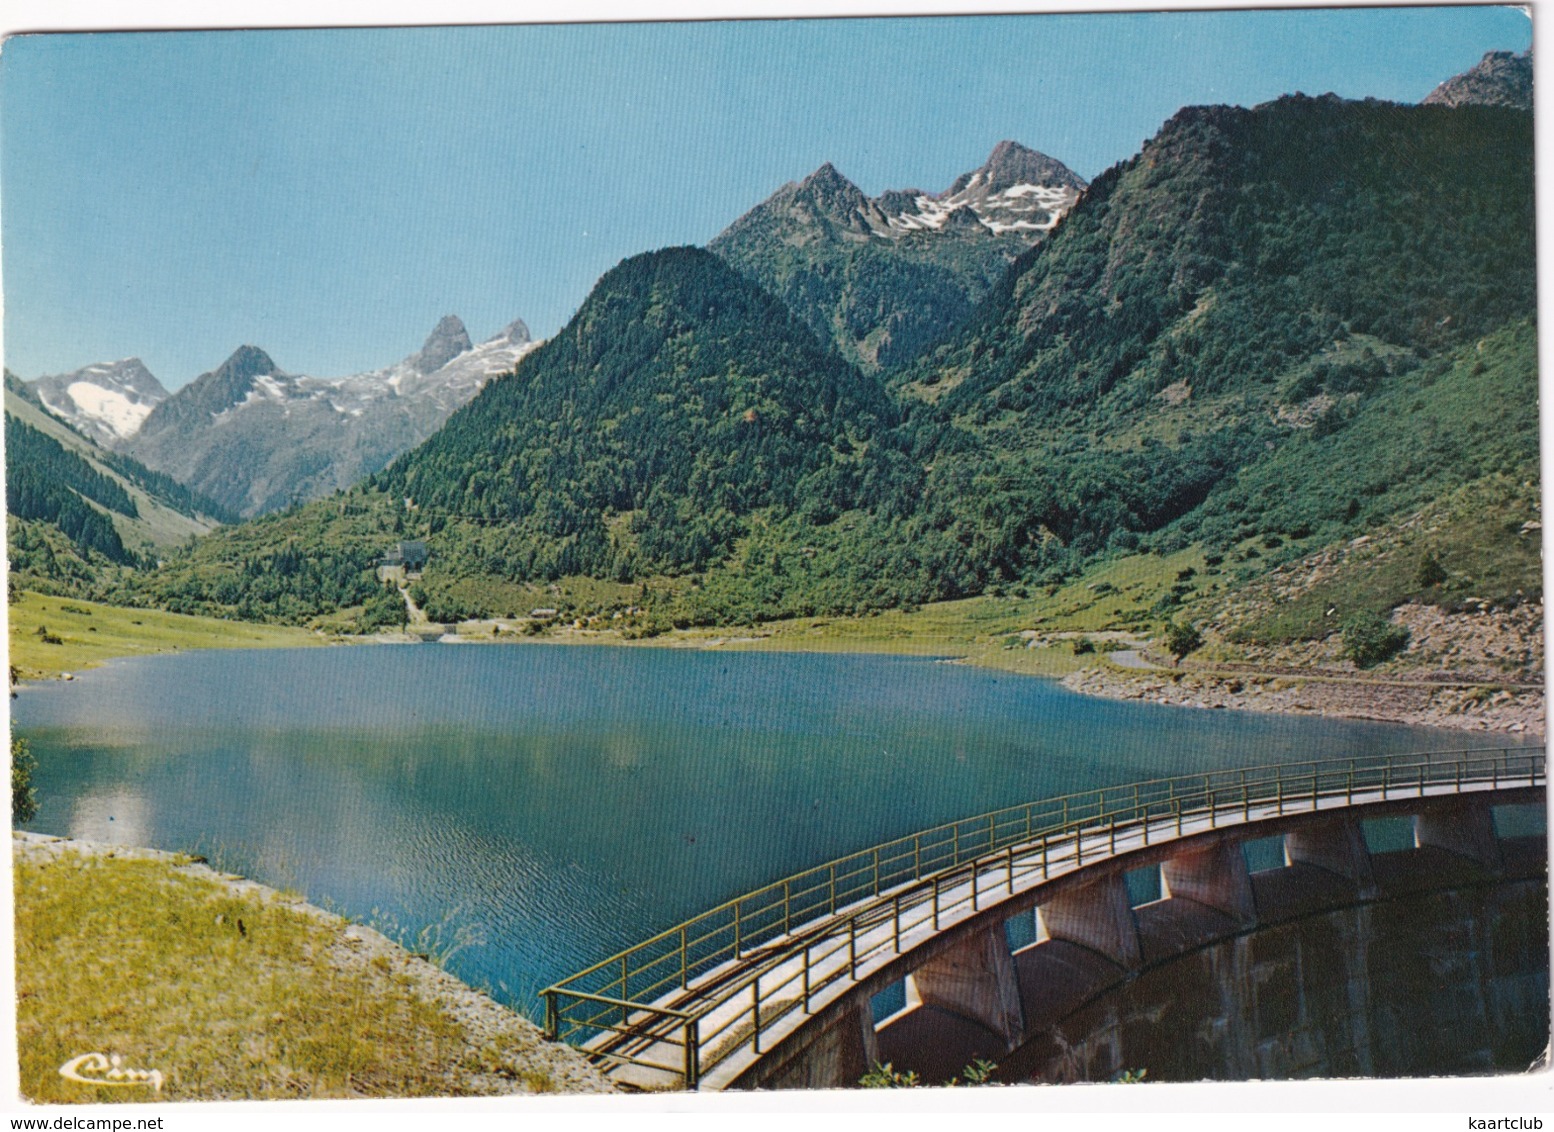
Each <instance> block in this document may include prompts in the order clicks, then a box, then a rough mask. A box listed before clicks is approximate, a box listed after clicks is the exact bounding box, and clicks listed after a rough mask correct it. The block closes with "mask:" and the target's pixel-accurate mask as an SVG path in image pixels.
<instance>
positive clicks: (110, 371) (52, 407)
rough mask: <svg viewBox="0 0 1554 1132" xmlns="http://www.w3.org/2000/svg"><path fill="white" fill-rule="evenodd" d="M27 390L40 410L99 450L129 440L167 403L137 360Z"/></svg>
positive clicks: (50, 379) (56, 377) (101, 365)
mask: <svg viewBox="0 0 1554 1132" xmlns="http://www.w3.org/2000/svg"><path fill="white" fill-rule="evenodd" d="M27 384H28V386H29V387H30V388H31V390H32V392H33V395H34V397H35V398H36V399H37V400H38V402H39V403H40V404H42V405H43V407H44V408H46V409H48V411H49V412H51V413H53V414H54V415H55V416H56V417H58V418H60V420H62V421H64V422H65V423H66V424H68V425H70V426H71V427H72V428H74V429H75V430H76V431H77V432H79V433H81V434H82V435H83V436H86V437H88V438H90V439H91V440H93V441H95V442H96V443H98V444H101V445H104V446H105V447H112V446H113V445H114V444H115V443H116V442H118V441H121V440H124V439H125V438H127V437H130V436H133V435H135V433H136V432H137V431H138V430H139V429H140V426H141V425H142V424H143V423H145V420H146V418H147V417H148V416H150V415H151V410H153V409H155V408H156V407H157V406H158V405H159V404H161V403H162V402H163V401H165V400H166V399H167V390H166V389H164V388H163V387H162V383H161V382H160V381H158V380H157V379H156V378H155V377H154V376H153V375H152V373H151V371H150V370H148V369H147V368H146V367H145V365H144V364H143V363H142V362H141V360H140V359H139V358H125V359H123V360H122V361H117V362H98V363H97V364H95V365H89V366H86V367H84V368H82V369H78V370H75V371H74V372H72V373H60V374H51V375H49V376H47V377H40V378H38V379H37V380H35V381H30V382H28V383H27Z"/></svg>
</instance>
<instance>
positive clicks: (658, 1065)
mask: <svg viewBox="0 0 1554 1132" xmlns="http://www.w3.org/2000/svg"><path fill="white" fill-rule="evenodd" d="M1545 773H1546V771H1545V756H1544V750H1543V748H1542V747H1514V748H1487V749H1475V750H1463V751H1453V752H1431V753H1425V754H1410V755H1391V756H1365V757H1356V758H1340V759H1328V760H1323V761H1317V762H1304V763H1293V764H1292V763H1286V764H1279V765H1270V766H1258V767H1247V768H1236V769H1232V770H1221V771H1214V772H1210V773H1207V774H1197V775H1187V776H1178V777H1171V778H1161V779H1155V780H1151V781H1147V782H1138V783H1130V784H1127V785H1122V786H1112V787H1106V788H1103V789H1097V790H1090V791H1085V792H1083V793H1078V794H1071V795H1066V796H1063V797H1057V798H1050V799H1044V800H1040V801H1034V802H1029V803H1026V804H1023V805H1018V806H1012V807H1006V808H1004V809H1000V810H995V811H993V812H991V813H987V814H981V815H978V816H976V817H972V818H966V819H963V820H960V821H956V822H951V823H948V824H945V825H941V826H937V827H935V828H933V829H928V830H924V831H922V832H920V833H916V834H912V835H910V836H907V837H902V838H898V839H896V840H893V841H889V842H886V843H884V844H882V845H878V846H874V847H872V848H869V849H866V850H863V851H861V852H858V853H852V854H849V855H847V856H845V857H841V858H838V859H836V860H834V861H828V862H826V863H825V864H822V865H819V866H817V867H814V868H810V869H806V870H804V871H803V872H800V873H796V874H794V875H792V876H789V877H785V878H783V879H781V880H778V881H775V882H773V883H771V884H768V885H765V886H763V887H761V888H758V889H756V890H755V891H753V892H749V893H746V894H744V895H742V896H739V897H737V898H736V899H733V900H730V901H727V902H726V903H723V904H720V905H718V906H717V907H715V908H712V909H710V910H708V911H706V912H703V913H701V914H700V915H698V916H695V917H693V918H691V919H689V920H686V921H685V922H684V923H681V924H677V925H675V926H674V927H671V928H669V929H668V930H666V931H664V932H660V933H659V934H657V935H655V936H653V937H652V938H650V939H648V940H645V941H643V942H642V943H639V944H637V945H635V946H634V947H631V948H628V949H627V950H625V951H622V952H620V953H619V954H617V955H614V956H611V957H610V958H609V959H606V960H603V961H602V962H600V963H596V964H594V965H593V966H591V967H589V968H587V969H585V970H583V971H580V972H578V973H577V974H575V975H572V976H571V977H569V978H567V979H564V980H562V981H561V982H558V983H555V984H553V985H552V986H550V987H547V988H546V989H545V990H544V991H543V992H541V993H542V996H543V998H544V1001H545V1009H546V1032H547V1035H548V1036H549V1037H550V1038H552V1039H560V1040H567V1041H570V1042H572V1043H574V1044H577V1045H579V1046H581V1047H582V1048H583V1049H584V1050H585V1051H587V1052H588V1053H589V1054H590V1055H591V1056H592V1057H594V1058H595V1059H596V1060H597V1061H599V1062H600V1063H601V1064H602V1065H604V1066H606V1067H607V1070H608V1072H610V1073H611V1075H612V1076H614V1077H615V1078H616V1079H617V1080H619V1081H620V1082H622V1083H623V1084H627V1085H630V1086H634V1087H638V1088H649V1089H659V1088H689V1089H698V1088H700V1089H722V1088H757V1087H836V1086H843V1085H851V1084H856V1083H857V1081H858V1078H859V1077H860V1076H862V1074H863V1073H865V1072H867V1071H868V1069H869V1068H870V1066H871V1065H872V1064H874V1063H875V1062H876V1061H878V1060H880V1059H881V1055H882V1051H883V1052H885V1053H888V1051H889V1050H890V1049H891V1048H901V1043H902V1042H903V1041H907V1040H908V1039H909V1038H910V1036H911V1035H912V1033H913V1031H914V1028H915V1029H919V1030H920V1029H922V1028H923V1027H935V1026H936V1027H938V1032H937V1035H936V1036H928V1035H925V1034H920V1035H919V1038H920V1039H922V1040H924V1041H927V1042H928V1043H929V1044H933V1043H935V1042H938V1043H939V1044H943V1045H945V1046H946V1048H949V1049H963V1050H969V1049H972V1048H973V1046H972V1045H968V1044H967V1043H966V1042H965V1041H961V1042H959V1044H957V1041H956V1040H955V1038H954V1034H953V1033H947V1031H946V1028H948V1031H954V1030H955V1029H956V1028H957V1027H959V1028H960V1029H961V1030H964V1031H966V1033H967V1034H970V1035H971V1036H972V1037H975V1038H977V1039H978V1040H982V1041H983V1046H982V1047H978V1048H991V1050H992V1051H993V1052H994V1053H995V1054H998V1055H1000V1056H1001V1055H1002V1054H1005V1053H1011V1052H1013V1051H1015V1050H1017V1049H1019V1048H1020V1047H1022V1046H1023V1045H1025V1044H1026V1043H1027V1041H1028V1039H1029V1038H1030V1036H1031V1035H1032V1034H1033V1033H1034V1032H1035V1030H1036V1028H1037V1025H1038V1019H1037V1018H1036V1017H1035V1015H1036V1014H1037V1013H1040V1012H1041V1011H1042V1010H1045V1011H1046V1012H1047V1013H1048V1014H1049V1015H1051V1016H1053V1017H1056V1016H1058V1015H1059V1014H1061V1011H1062V1009H1064V1006H1063V1003H1064V1002H1066V1001H1078V999H1079V998H1082V997H1084V996H1085V995H1086V994H1090V993H1091V992H1092V991H1093V990H1094V988H1095V987H1097V986H1101V985H1104V984H1106V981H1107V980H1108V979H1112V980H1113V981H1115V979H1116V977H1118V975H1119V973H1126V972H1130V971H1132V972H1136V971H1138V970H1140V969H1142V968H1143V967H1145V966H1147V965H1149V964H1150V963H1158V962H1160V961H1161V960H1162V959H1163V958H1168V957H1169V956H1171V955H1177V954H1182V953H1185V952H1187V951H1190V950H1192V949H1194V948H1202V947H1203V946H1205V944H1207V943H1210V942H1212V941H1213V940H1216V939H1224V938H1228V937H1231V936H1234V935H1236V934H1237V933H1246V932H1248V931H1251V930H1253V929H1255V928H1256V927H1257V926H1258V924H1259V922H1263V923H1267V922H1271V921H1270V916H1271V915H1273V911H1272V910H1273V908H1274V906H1275V905H1278V906H1279V907H1280V908H1282V909H1283V911H1282V912H1280V913H1279V914H1280V915H1285V916H1289V915H1294V914H1297V913H1298V912H1299V910H1300V909H1307V910H1310V909H1312V908H1317V907H1320V906H1323V901H1327V902H1328V905H1327V906H1335V905H1336V904H1337V903H1341V902H1343V901H1351V902H1352V901H1355V900H1359V901H1364V900H1375V899H1378V898H1383V899H1384V898H1386V897H1387V895H1388V891H1386V889H1387V887H1388V883H1389V882H1388V881H1387V878H1386V877H1384V876H1382V875H1381V874H1382V870H1381V869H1379V868H1373V867H1372V861H1371V857H1370V855H1369V853H1368V852H1367V850H1366V845H1365V841H1364V837H1363V834H1362V829H1361V825H1360V823H1361V821H1362V820H1370V819H1373V818H1378V817H1407V818H1411V819H1412V823H1413V841H1414V846H1415V847H1416V849H1418V850H1421V851H1424V852H1426V853H1429V854H1434V856H1431V857H1430V858H1429V860H1428V862H1427V868H1428V870H1429V871H1430V873H1431V876H1432V877H1433V878H1440V877H1443V876H1444V877H1447V878H1448V879H1449V878H1450V877H1451V876H1453V875H1456V874H1454V873H1453V871H1452V870H1453V869H1454V868H1456V867H1457V866H1458V865H1460V866H1461V867H1462V868H1463V869H1466V870H1469V871H1472V870H1477V871H1478V873H1480V874H1483V875H1497V874H1498V873H1500V872H1503V871H1504V870H1505V869H1506V867H1507V863H1508V860H1510V858H1511V857H1514V856H1516V853H1517V852H1519V851H1521V850H1527V851H1526V852H1522V854H1521V855H1523V856H1528V858H1529V860H1528V861H1526V862H1523V861H1520V860H1516V861H1510V864H1511V867H1512V868H1513V870H1515V869H1520V870H1521V871H1527V870H1529V869H1533V868H1537V867H1541V864H1542V862H1541V859H1539V860H1537V861H1533V859H1532V858H1533V857H1535V856H1537V855H1538V854H1539V853H1542V852H1544V850H1541V849H1539V850H1535V851H1534V850H1530V849H1529V848H1528V847H1527V846H1522V847H1521V850H1518V848H1517V847H1516V846H1513V845H1511V844H1510V842H1507V843H1506V844H1504V845H1502V843H1501V841H1500V840H1499V839H1498V838H1497V837H1496V833H1495V824H1494V817H1493V808H1494V807H1498V806H1504V805H1517V804H1530V803H1534V802H1537V801H1540V800H1541V799H1542V798H1543V790H1544V784H1545ZM1271 837H1278V838H1282V847H1283V857H1284V867H1283V868H1282V869H1279V870H1270V871H1269V872H1268V873H1257V874H1255V875H1254V874H1251V873H1249V871H1248V869H1247V865H1246V857H1245V854H1244V852H1243V845H1244V844H1245V843H1247V842H1249V841H1256V840H1261V839H1265V838H1271ZM1538 844H1539V845H1541V844H1542V842H1541V841H1540V842H1538ZM1151 866H1156V867H1158V869H1159V878H1160V887H1161V895H1162V899H1161V900H1159V901H1156V902H1152V903H1151V904H1147V905H1142V906H1139V907H1134V905H1133V903H1132V901H1131V900H1130V898H1129V895H1128V890H1127V885H1126V883H1125V881H1126V875H1127V874H1128V873H1129V872H1132V871H1135V870H1137V869H1140V868H1147V867H1151ZM1254 881H1255V882H1256V883H1255V884H1254ZM1254 889H1255V895H1254ZM1292 909H1293V910H1294V911H1292ZM1032 910H1035V921H1034V922H1035V938H1036V943H1035V944H1034V946H1032V947H1030V948H1028V949H1027V950H1026V951H1022V952H1019V953H1017V954H1012V953H1011V949H1010V946H1009V944H1008V936H1007V934H1006V929H1005V924H1006V922H1009V921H1011V919H1012V918H1015V917H1019V916H1022V915H1029V914H1030V912H1031V911H1032ZM1043 948H1045V950H1042V949H1043ZM1027 952H1029V954H1027ZM1033 980H1034V981H1035V982H1036V983H1038V984H1040V985H1039V986H1036V987H1035V988H1033V987H1031V986H1027V985H1026V984H1028V983H1031V982H1032V981H1033ZM903 983H904V987H905V997H906V1008H905V1009H904V1010H902V1011H900V1012H898V1015H897V1016H895V1017H892V1018H887V1019H884V1020H882V1021H880V1022H878V1023H876V1021H875V1020H874V1018H873V1017H872V1014H871V1001H872V999H873V998H874V996H875V995H878V994H880V993H881V992H882V991H885V990H887V989H889V988H892V987H895V986H899V985H902V984H903ZM1087 988H1088V989H1087ZM1035 1000H1039V1001H1041V1002H1042V1003H1044V1004H1045V1005H1043V1006H1042V1007H1040V1008H1039V1009H1038V1008H1036V1007H1033V1001H1035ZM968 1040H969V1039H968ZM893 1043H894V1045H893ZM989 1043H991V1046H989ZM947 1064H950V1063H947Z"/></svg>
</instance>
